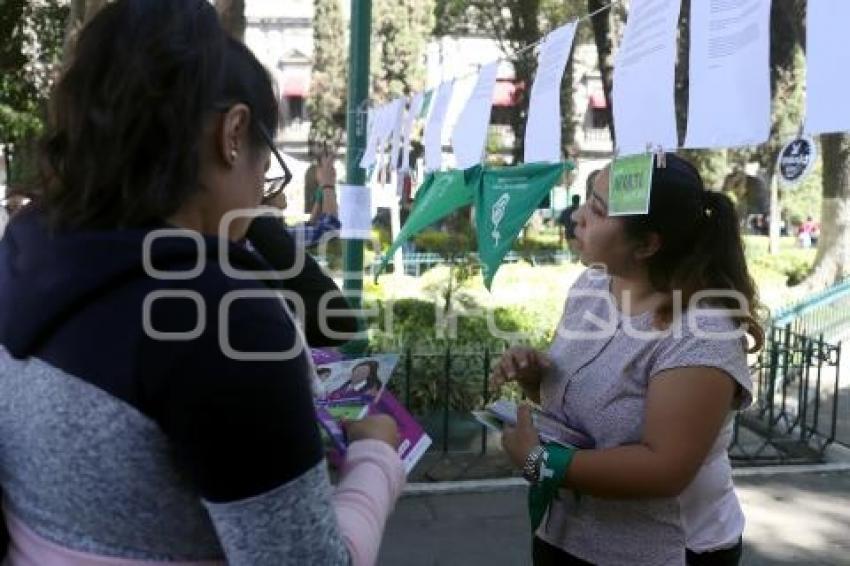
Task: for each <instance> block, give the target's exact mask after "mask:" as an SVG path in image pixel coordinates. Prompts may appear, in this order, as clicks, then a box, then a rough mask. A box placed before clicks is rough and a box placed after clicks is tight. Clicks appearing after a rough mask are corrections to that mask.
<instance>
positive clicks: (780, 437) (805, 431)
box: [390, 326, 850, 466]
mask: <svg viewBox="0 0 850 566" xmlns="http://www.w3.org/2000/svg"><path fill="white" fill-rule="evenodd" d="M504 347H505V346H504V345H493V346H489V347H484V348H481V347H477V348H476V347H474V346H473V347H468V346H454V347H452V346H444V347H442V348H439V349H435V348H430V349H420V350H415V349H414V350H407V351H405V352H404V353H403V356H402V359H401V361H400V362H399V366H398V367H397V368H396V374H395V376H394V378H393V380H392V381H391V382H390V383H391V388H392V389H393V390H394V393H396V395H397V396H398V397H399V399H401V400H402V401H403V402H404V404H405V405H406V406H407V407H409V408H410V410H411V412H412V413H413V414H414V415H415V416H416V417H417V419H418V420H419V421H420V422H421V423H422V425H423V427H424V428H425V429H426V431H427V432H428V434H429V435H430V436H431V438H432V439H433V445H432V447H431V452H432V453H438V454H442V455H444V456H445V455H458V454H467V455H477V456H484V455H487V454H488V453H494V452H496V453H497V452H499V451H500V446H499V439H498V435H494V434H492V433H489V432H488V431H487V430H486V429H485V428H484V427H483V426H481V425H479V424H478V423H477V421H475V419H474V418H473V417H472V415H471V414H470V411H471V410H472V409H476V408H480V407H482V406H483V405H485V404H486V403H488V402H489V401H490V397H491V394H492V392H491V391H490V390H489V387H488V377H489V373H490V367H491V365H492V364H493V363H494V362H495V360H496V359H498V357H499V356H500V355H501V353H502V351H503V350H504ZM840 362H841V345H840V344H831V343H828V342H826V341H824V339H823V337H822V336H818V337H816V338H811V337H809V336H806V335H804V334H800V333H797V332H794V331H793V330H792V329H791V327H790V326H789V327H787V328H778V327H774V328H772V329H771V330H770V332H769V335H768V336H767V337H766V345H765V348H764V349H763V351H762V353H761V354H760V356H759V358H758V360H757V361H756V362H755V363H754V364H753V366H752V368H751V369H752V375H753V380H754V386H755V389H754V402H753V405H752V406H751V407H750V408H749V409H747V410H746V411H744V412H742V413H739V414H738V415H737V416H736V418H735V423H734V427H733V438H732V441H731V444H730V447H729V453H730V456H731V458H732V460H733V462H734V463H735V464H736V465H742V466H743V465H757V464H759V465H760V464H786V463H801V462H817V461H821V460H822V458H823V455H824V451H825V449H826V447H827V446H828V445H829V444H830V443H832V442H833V441H835V440H836V438H837V433H838V431H837V426H838V423H839V421H840V420H841V419H842V418H843V419H845V420H846V419H850V414H839V402H838V400H839V384H840V379H839V378H840V375H839V374H840Z"/></svg>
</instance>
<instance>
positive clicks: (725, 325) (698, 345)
mask: <svg viewBox="0 0 850 566" xmlns="http://www.w3.org/2000/svg"><path fill="white" fill-rule="evenodd" d="M745 344H746V338H745V337H744V333H743V331H742V330H740V329H738V328H737V327H736V326H735V324H734V323H733V321H732V320H731V319H730V318H729V316H728V315H726V314H725V313H724V311H722V310H720V309H699V310H698V311H696V312H694V313H692V314H691V315H690V317H688V316H687V313H686V316H685V317H684V320H683V321H682V332H681V334H680V336H676V335H675V333H674V334H673V335H670V336H667V337H665V338H664V339H663V340H662V341H661V342H660V343H659V347H658V349H657V351H656V355H655V359H654V362H653V364H652V368H651V370H650V378H652V377H654V376H655V375H657V374H658V373H660V372H662V371H664V370H668V369H674V368H681V367H709V368H714V369H719V370H721V371H724V372H726V373H727V374H728V375H729V376H730V377H731V378H732V379H733V380H734V381H735V382H736V383H737V384H738V385H739V386H740V391H741V396H740V398H739V401H738V406H737V407H736V408H737V409H745V408H746V407H748V406H749V405H750V404H751V403H752V398H753V396H752V392H753V382H752V378H751V377H750V370H749V366H748V365H747V353H746V348H745Z"/></svg>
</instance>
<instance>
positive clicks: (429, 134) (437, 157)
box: [423, 81, 454, 171]
mask: <svg viewBox="0 0 850 566" xmlns="http://www.w3.org/2000/svg"><path fill="white" fill-rule="evenodd" d="M453 86H454V83H452V82H451V81H449V82H445V83H443V84H441V85H440V87H439V88H438V89H437V92H436V93H434V94H433V96H435V97H436V99H435V100H434V101H433V102H432V103H431V113H430V114H429V115H428V121H427V122H426V124H425V133H424V134H423V140H424V145H425V170H426V171H436V170H438V169H439V168H440V166H441V165H442V163H443V122H444V120H445V118H446V110H448V107H449V101H450V100H451V98H452V90H453Z"/></svg>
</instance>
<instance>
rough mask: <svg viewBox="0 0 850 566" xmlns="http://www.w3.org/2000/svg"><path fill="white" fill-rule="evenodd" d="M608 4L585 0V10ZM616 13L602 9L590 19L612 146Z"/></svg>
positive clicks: (599, 8)
mask: <svg viewBox="0 0 850 566" xmlns="http://www.w3.org/2000/svg"><path fill="white" fill-rule="evenodd" d="M606 4H608V2H605V1H604V0H587V11H588V13H589V14H594V13H596V12H597V11H598V10H602V8H603V7H604V6H605V5H606ZM615 17H616V14H615V12H614V10H613V9H610V8H609V9H604V10H602V11H601V12H599V13H598V14H596V15H595V16H593V17H592V18H591V19H590V23H591V27H592V28H593V41H594V43H596V52H597V53H598V55H599V72H600V74H601V75H602V88H603V89H604V91H605V100H606V101H607V103H608V104H607V106H608V107H607V108H606V109H605V112H606V114H607V115H608V129H609V130H610V131H611V140H612V141H613V142H614V146H615V147H616V145H617V139H616V137H615V132H614V106H613V97H612V95H611V93H612V91H613V88H614V42H615V37H614V34H615V28H614V25H613V24H614V18H615Z"/></svg>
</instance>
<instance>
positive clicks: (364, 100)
mask: <svg viewBox="0 0 850 566" xmlns="http://www.w3.org/2000/svg"><path fill="white" fill-rule="evenodd" d="M371 20H372V0H351V36H350V39H349V50H348V53H349V57H348V60H349V68H348V108H347V119H346V133H347V138H348V149H347V151H346V183H347V184H349V185H363V184H364V183H365V182H366V172H365V171H364V170H363V169H362V168H361V167H360V159H361V157H362V156H363V151H364V149H365V147H366V124H367V115H366V108H367V105H368V102H369V41H370V36H371V27H372V26H371V23H372V22H371ZM342 251H343V258H342V260H343V261H342V266H343V277H344V280H343V289H344V290H345V293H346V296H347V297H348V300H349V302H350V303H351V307H352V308H354V309H359V308H361V305H362V299H363V297H362V295H363V240H361V239H356V238H351V237H347V238H345V239H343V240H342ZM361 330H362V329H361ZM355 349H357V348H356V347H355ZM361 349H362V344H361ZM352 353H354V352H352Z"/></svg>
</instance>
